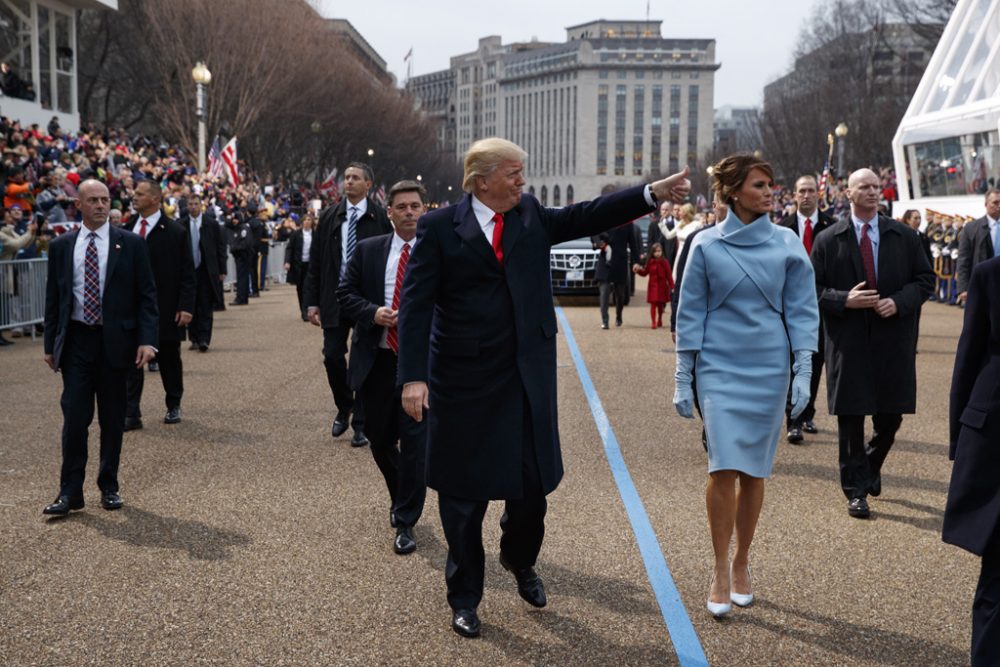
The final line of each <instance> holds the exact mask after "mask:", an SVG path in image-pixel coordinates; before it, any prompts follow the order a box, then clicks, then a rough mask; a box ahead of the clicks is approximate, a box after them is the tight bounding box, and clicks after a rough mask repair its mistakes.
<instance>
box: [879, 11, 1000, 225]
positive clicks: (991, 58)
mask: <svg viewBox="0 0 1000 667" xmlns="http://www.w3.org/2000/svg"><path fill="white" fill-rule="evenodd" d="M893 154H894V160H895V163H896V175H897V178H898V180H899V192H900V200H901V201H900V202H899V203H898V204H897V205H898V206H902V207H904V208H916V207H926V208H932V209H935V210H940V211H942V212H946V213H964V214H971V215H981V214H982V193H983V192H985V191H986V189H987V188H988V187H996V186H997V185H998V184H1000V2H998V1H997V0H959V2H958V4H957V5H956V7H955V11H954V12H953V13H952V16H951V19H950V20H949V21H948V25H947V26H945V30H944V33H943V34H942V36H941V41H940V42H939V43H938V46H937V48H936V49H935V51H934V55H932V56H931V59H930V62H929V63H928V65H927V70H926V71H925V72H924V75H923V78H922V79H921V80H920V85H919V86H918V87H917V90H916V92H915V93H914V95H913V99H912V100H911V101H910V106H909V107H908V108H907V110H906V114H905V115H904V116H903V120H902V121H901V122H900V124H899V129H898V130H897V131H896V136H895V138H894V139H893Z"/></svg>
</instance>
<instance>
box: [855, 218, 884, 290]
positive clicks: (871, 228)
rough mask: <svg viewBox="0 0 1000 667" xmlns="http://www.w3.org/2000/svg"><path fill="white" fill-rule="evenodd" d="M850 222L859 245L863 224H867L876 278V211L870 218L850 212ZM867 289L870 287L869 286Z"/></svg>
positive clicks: (877, 235) (877, 240)
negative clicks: (864, 218) (866, 218)
mask: <svg viewBox="0 0 1000 667" xmlns="http://www.w3.org/2000/svg"><path fill="white" fill-rule="evenodd" d="M851 224H853V225H854V235H855V236H856V237H857V239H858V245H859V246H860V245H861V231H862V229H863V228H864V226H865V225H868V240H869V241H871V242H872V259H873V260H874V261H875V279H876V280H878V245H879V234H878V213H876V214H875V217H873V218H872V219H871V220H862V219H861V218H859V217H858V216H856V215H854V214H853V213H851ZM867 289H871V287H868V288H867Z"/></svg>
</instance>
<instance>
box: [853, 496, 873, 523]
mask: <svg viewBox="0 0 1000 667" xmlns="http://www.w3.org/2000/svg"><path fill="white" fill-rule="evenodd" d="M847 513H848V514H850V515H851V516H853V517H854V518H855V519H867V518H868V517H869V516H871V512H870V511H869V510H868V501H867V500H865V499H864V498H855V499H853V500H852V501H851V502H850V503H849V504H848V505H847Z"/></svg>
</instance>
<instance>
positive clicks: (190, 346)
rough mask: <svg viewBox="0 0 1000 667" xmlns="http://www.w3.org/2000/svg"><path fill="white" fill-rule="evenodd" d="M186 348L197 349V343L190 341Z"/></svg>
mask: <svg viewBox="0 0 1000 667" xmlns="http://www.w3.org/2000/svg"><path fill="white" fill-rule="evenodd" d="M188 349H189V350H197V349H198V343H196V342H195V341H191V344H190V345H188Z"/></svg>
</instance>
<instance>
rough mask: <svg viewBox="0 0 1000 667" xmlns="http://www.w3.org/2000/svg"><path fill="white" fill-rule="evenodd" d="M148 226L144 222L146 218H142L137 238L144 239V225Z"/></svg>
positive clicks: (146, 221) (147, 222)
mask: <svg viewBox="0 0 1000 667" xmlns="http://www.w3.org/2000/svg"><path fill="white" fill-rule="evenodd" d="M148 224H149V221H148V220H146V218H143V219H142V226H141V227H139V237H140V238H146V225H148Z"/></svg>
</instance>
